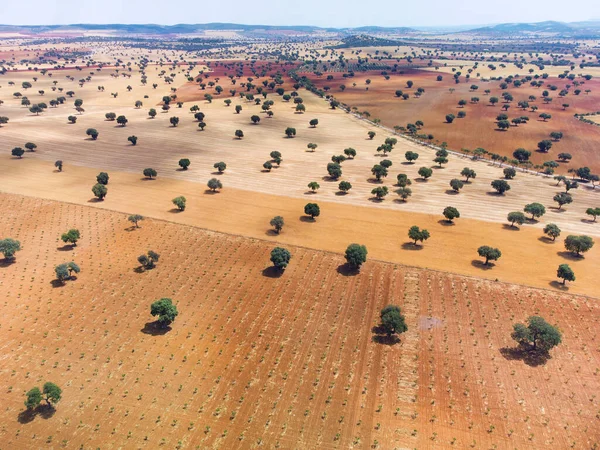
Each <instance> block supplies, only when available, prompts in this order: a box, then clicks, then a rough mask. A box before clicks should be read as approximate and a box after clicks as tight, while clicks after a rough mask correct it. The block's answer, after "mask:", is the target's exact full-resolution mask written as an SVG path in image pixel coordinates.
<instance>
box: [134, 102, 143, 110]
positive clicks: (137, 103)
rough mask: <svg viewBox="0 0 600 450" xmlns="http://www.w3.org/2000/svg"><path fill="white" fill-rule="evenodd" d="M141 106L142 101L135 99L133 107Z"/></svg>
mask: <svg viewBox="0 0 600 450" xmlns="http://www.w3.org/2000/svg"><path fill="white" fill-rule="evenodd" d="M142 106H144V104H143V103H142V101H141V100H136V102H135V107H136V108H138V109H139V108H141V107H142Z"/></svg>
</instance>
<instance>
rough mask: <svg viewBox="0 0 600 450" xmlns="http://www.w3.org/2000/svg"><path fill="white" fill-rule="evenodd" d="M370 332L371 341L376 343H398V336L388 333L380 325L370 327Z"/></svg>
mask: <svg viewBox="0 0 600 450" xmlns="http://www.w3.org/2000/svg"><path fill="white" fill-rule="evenodd" d="M371 333H373V336H372V337H371V341H372V342H375V343H376V344H382V345H395V344H399V343H400V338H399V337H398V335H397V334H392V335H388V333H387V332H386V331H385V329H384V328H383V327H382V326H381V325H377V326H374V327H373V328H371Z"/></svg>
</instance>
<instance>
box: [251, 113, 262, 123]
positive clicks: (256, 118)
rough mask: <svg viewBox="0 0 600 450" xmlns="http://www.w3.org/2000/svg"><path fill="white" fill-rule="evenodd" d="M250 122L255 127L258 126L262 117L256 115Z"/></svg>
mask: <svg viewBox="0 0 600 450" xmlns="http://www.w3.org/2000/svg"><path fill="white" fill-rule="evenodd" d="M250 120H251V121H252V123H253V124H254V125H257V124H258V122H260V117H259V116H257V115H256V114H255V115H253V116H251V117H250Z"/></svg>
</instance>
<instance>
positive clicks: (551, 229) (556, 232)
mask: <svg viewBox="0 0 600 450" xmlns="http://www.w3.org/2000/svg"><path fill="white" fill-rule="evenodd" d="M544 233H545V234H547V235H548V236H549V237H551V238H552V240H553V241H555V240H556V238H557V237H558V236H560V228H558V225H556V224H553V223H549V224H547V225H546V226H545V227H544Z"/></svg>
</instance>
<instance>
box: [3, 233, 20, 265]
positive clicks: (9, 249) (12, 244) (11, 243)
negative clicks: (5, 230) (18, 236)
mask: <svg viewBox="0 0 600 450" xmlns="http://www.w3.org/2000/svg"><path fill="white" fill-rule="evenodd" d="M19 250H21V242H19V241H17V240H15V239H12V238H5V239H0V253H2V254H3V255H4V259H8V260H12V259H14V257H15V253H16V252H18V251H19Z"/></svg>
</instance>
